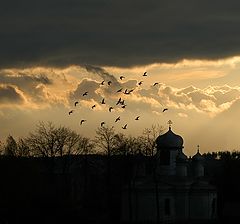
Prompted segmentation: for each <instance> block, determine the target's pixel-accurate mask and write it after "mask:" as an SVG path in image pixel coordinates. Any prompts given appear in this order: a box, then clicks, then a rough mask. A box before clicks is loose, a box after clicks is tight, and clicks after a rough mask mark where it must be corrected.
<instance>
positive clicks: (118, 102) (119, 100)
mask: <svg viewBox="0 0 240 224" xmlns="http://www.w3.org/2000/svg"><path fill="white" fill-rule="evenodd" d="M121 100H122V99H121V97H120V98H119V99H118V101H117V103H116V105H118V104H120V103H121Z"/></svg>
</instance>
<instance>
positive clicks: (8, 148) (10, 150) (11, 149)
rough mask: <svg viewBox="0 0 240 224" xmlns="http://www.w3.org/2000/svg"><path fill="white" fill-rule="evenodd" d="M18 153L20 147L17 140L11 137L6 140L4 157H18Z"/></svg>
mask: <svg viewBox="0 0 240 224" xmlns="http://www.w3.org/2000/svg"><path fill="white" fill-rule="evenodd" d="M17 151H18V145H17V142H16V141H15V139H14V138H13V137H12V136H11V135H9V136H8V137H7V140H6V145H5V147H4V155H5V156H16V153H17Z"/></svg>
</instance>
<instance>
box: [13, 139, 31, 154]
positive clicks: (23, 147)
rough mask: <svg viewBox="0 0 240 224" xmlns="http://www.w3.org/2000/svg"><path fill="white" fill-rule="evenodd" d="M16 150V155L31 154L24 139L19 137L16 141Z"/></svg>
mask: <svg viewBox="0 0 240 224" xmlns="http://www.w3.org/2000/svg"><path fill="white" fill-rule="evenodd" d="M17 145H18V150H17V151H16V156H18V157H29V156H31V151H30V148H29V146H28V144H27V143H26V140H25V139H22V138H20V139H19V140H18V142H17Z"/></svg>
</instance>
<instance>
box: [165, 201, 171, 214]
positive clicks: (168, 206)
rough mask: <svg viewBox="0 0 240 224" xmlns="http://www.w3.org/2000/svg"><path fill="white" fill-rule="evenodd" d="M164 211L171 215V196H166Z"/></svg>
mask: <svg viewBox="0 0 240 224" xmlns="http://www.w3.org/2000/svg"><path fill="white" fill-rule="evenodd" d="M164 213H165V215H171V206H170V199H169V198H165V202H164Z"/></svg>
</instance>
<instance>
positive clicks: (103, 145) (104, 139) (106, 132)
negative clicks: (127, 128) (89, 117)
mask: <svg viewBox="0 0 240 224" xmlns="http://www.w3.org/2000/svg"><path fill="white" fill-rule="evenodd" d="M117 141H118V137H117V136H116V133H115V130H114V127H111V128H110V127H108V126H106V127H99V128H97V130H96V136H95V139H94V143H95V145H96V146H97V148H98V149H99V150H102V151H103V153H105V154H107V155H108V156H111V155H112V154H113V151H114V149H115V148H116V143H117Z"/></svg>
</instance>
